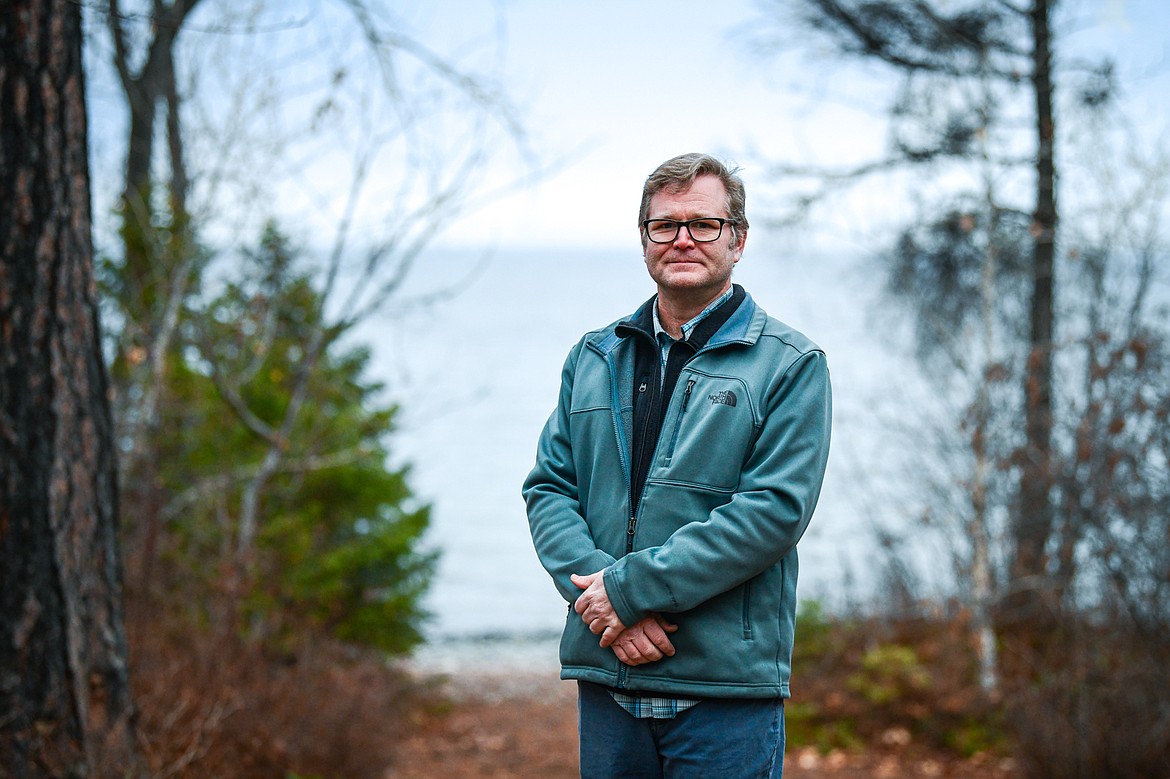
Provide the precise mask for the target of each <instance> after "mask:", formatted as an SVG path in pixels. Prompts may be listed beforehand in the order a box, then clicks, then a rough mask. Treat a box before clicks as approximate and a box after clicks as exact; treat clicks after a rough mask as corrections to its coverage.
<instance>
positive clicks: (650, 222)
mask: <svg viewBox="0 0 1170 779" xmlns="http://www.w3.org/2000/svg"><path fill="white" fill-rule="evenodd" d="M725 224H732V225H735V224H739V220H738V219H722V218H720V217H717V216H704V217H700V218H699V219H688V220H687V221H685V222H679V221H676V220H674V219H647V220H646V221H645V222H642V229H643V230H645V231H646V237H647V238H649V239H650V240H651V241H652V242H653V243H672V242H673V241H674V240H675V239H676V238H678V231H679V228H681V227H685V228H687V233H689V234H690V236H691V239H692V240H694V241H695V242H696V243H710V242H711V241H718V240H719V236H721V235H723V225H725Z"/></svg>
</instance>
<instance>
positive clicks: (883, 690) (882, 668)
mask: <svg viewBox="0 0 1170 779" xmlns="http://www.w3.org/2000/svg"><path fill="white" fill-rule="evenodd" d="M847 685H848V687H849V689H850V690H852V691H853V692H856V693H858V694H859V695H861V696H862V697H863V698H865V700H866V701H868V702H869V703H871V704H874V705H876V706H881V705H885V704H890V703H896V702H898V701H901V700H904V699H906V698H908V697H911V696H914V695H917V694H919V693H922V692H925V691H927V690H929V689H930V686H931V675H930V671H929V670H928V669H927V668H926V667H925V666H924V665H923V664H922V663H921V662H920V661H919V659H918V654H917V653H916V652H915V651H914V649H913V648H912V647H908V646H899V645H897V644H887V645H882V646H876V647H874V648H873V649H870V650H869V651H867V652H866V653H865V655H863V656H862V658H861V668H860V669H859V670H858V671H857V672H856V673H854V674H852V675H851V676H850V677H849V679H848V681H847Z"/></svg>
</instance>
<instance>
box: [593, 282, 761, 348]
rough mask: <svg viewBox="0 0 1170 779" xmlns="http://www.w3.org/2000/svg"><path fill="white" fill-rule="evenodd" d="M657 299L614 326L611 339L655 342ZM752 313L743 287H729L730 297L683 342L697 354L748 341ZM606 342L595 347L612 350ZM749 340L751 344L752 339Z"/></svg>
mask: <svg viewBox="0 0 1170 779" xmlns="http://www.w3.org/2000/svg"><path fill="white" fill-rule="evenodd" d="M657 299H658V298H657V296H654V297H651V298H650V299H649V300H647V301H646V302H645V303H643V304H642V305H641V306H640V307H639V308H638V310H637V311H635V312H634V314H633V316H631V317H630V318H628V319H625V320H622V321H620V322H618V323H617V324H616V325H615V326H614V330H613V337H616V338H618V339H623V338H629V337H632V336H643V337H646V338H649V339H650V340H651V341H655V338H654V306H655V305H656V302H657ZM745 304H746V305H745ZM754 310H755V304H754V303H753V302H752V299H751V296H750V295H748V294H747V292H746V291H745V290H744V288H743V287H741V286H740V285H738V284H733V285H732V291H731V297H729V298H728V299H727V300H726V301H724V302H723V304H722V305H720V306H719V308H717V309H715V310H714V311H712V312H711V313H709V314H708V315H707V316H706V317H704V318H703V320H702V321H701V322H699V324H698V325H696V326H695V329H694V330H692V331H691V334H690V337H689V338H687V342H688V343H689V344H690V345H691V347H692V348H693V349H694V350H695V351H696V352H697V351H699V350H700V349H702V348H703V347H705V346H708V345H715V344H722V343H727V342H733V341H745V340H747V339H748V337H749V332H748V331H749V329H750V323H751V319H752V316H751V315H752V312H753V311H754ZM745 315H746V316H745ZM610 340H611V339H610V338H605V339H603V341H602V342H600V343H598V346H600V347H601V348H602V349H603V350H607V347H609V348H612V346H616V341H615V342H613V343H610ZM751 340H755V339H754V337H753V338H751Z"/></svg>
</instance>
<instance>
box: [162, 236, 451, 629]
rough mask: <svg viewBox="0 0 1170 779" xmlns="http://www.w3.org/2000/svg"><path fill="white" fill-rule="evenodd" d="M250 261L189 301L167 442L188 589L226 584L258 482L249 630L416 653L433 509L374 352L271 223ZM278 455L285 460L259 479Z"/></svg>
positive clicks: (171, 383)
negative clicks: (330, 306)
mask: <svg viewBox="0 0 1170 779" xmlns="http://www.w3.org/2000/svg"><path fill="white" fill-rule="evenodd" d="M247 259H248V263H247V264H246V265H245V266H244V268H243V269H242V270H241V273H240V274H239V276H238V278H235V279H233V280H232V281H231V282H230V283H228V284H226V285H225V287H224V289H223V291H222V292H221V293H220V294H219V295H218V296H216V297H215V298H213V299H211V300H210V301H209V302H208V303H207V304H206V306H205V307H203V308H202V309H200V310H196V311H192V312H191V314H190V316H189V317H188V322H187V325H186V327H185V329H184V332H183V336H184V338H183V341H184V344H185V345H184V347H183V348H182V349H181V350H179V351H177V352H176V353H175V354H173V355H172V356H171V358H170V364H169V366H168V368H169V370H168V386H167V392H168V398H169V402H168V403H167V404H166V405H165V407H164V409H163V420H162V429H163V434H162V436H161V437H160V441H159V442H158V445H159V453H158V456H159V461H160V468H161V471H162V473H161V478H162V479H163V481H164V482H165V484H166V486H167V490H166V492H167V493H168V494H170V495H172V496H174V497H173V498H172V501H171V508H172V510H173V511H174V513H175V517H176V519H175V521H174V522H173V523H172V526H171V528H172V531H173V534H174V537H175V539H176V540H177V543H175V544H174V545H172V548H171V550H170V553H169V557H168V560H169V562H170V563H171V564H172V566H173V567H174V568H175V569H176V570H178V571H180V572H181V574H182V575H181V576H180V577H179V578H180V579H181V581H183V582H184V585H183V586H185V587H186V586H190V584H191V583H193V582H201V583H202V585H203V591H204V592H205V593H206V594H208V595H209V596H211V595H214V593H215V592H216V590H217V588H220V587H222V585H223V582H222V580H223V577H224V572H225V570H227V569H228V568H229V567H230V566H231V565H232V564H233V562H232V561H233V560H235V559H237V558H238V557H239V556H240V554H241V552H240V550H239V549H238V545H239V544H240V543H241V541H240V529H239V527H238V522H239V516H240V513H241V511H242V510H243V509H242V506H243V505H244V503H245V500H246V492H247V491H248V490H249V489H253V490H256V489H259V495H260V497H259V502H258V509H257V515H258V522H257V533H256V536H255V539H254V548H251V549H246V550H244V552H246V553H247V554H246V556H245V559H247V560H248V563H249V568H248V571H247V574H248V576H247V577H246V581H247V587H246V589H245V591H244V592H243V593H241V596H242V601H241V606H242V607H243V609H244V613H245V615H246V616H247V618H248V624H249V625H250V629H251V630H252V631H253V632H256V633H259V634H260V635H266V636H269V637H270V638H276V639H279V640H295V636H296V635H298V633H299V631H301V630H302V629H304V628H306V627H308V628H312V629H324V630H327V631H328V632H330V633H331V634H333V635H334V636H336V637H338V638H342V639H344V640H348V641H354V642H359V643H363V644H368V645H372V646H375V647H378V648H381V649H383V650H386V651H389V652H404V651H407V650H409V649H410V648H411V647H412V646H414V645H416V644H417V643H418V642H419V641H420V640H421V635H420V627H421V623H422V621H423V620H424V618H425V614H424V613H423V612H422V610H421V607H420V600H421V596H422V594H423V593H424V591H425V590H426V588H427V586H428V584H429V582H430V579H431V576H432V573H433V568H434V562H435V555H434V554H431V553H423V552H420V551H419V550H418V548H417V547H418V544H419V541H420V538H421V536H422V535H423V533H424V531H425V530H426V528H427V524H428V521H429V509H428V507H426V506H424V505H420V504H418V502H417V501H415V500H414V498H413V496H412V493H411V491H410V488H409V485H408V483H407V474H408V472H407V469H406V468H393V467H390V466H389V465H388V461H389V459H390V451H389V449H388V447H387V440H388V436H389V434H390V433H391V432H392V430H393V428H394V418H395V414H396V412H397V409H396V407H395V406H393V405H384V404H380V403H379V401H378V399H377V395H378V393H379V392H380V390H381V387H380V386H379V385H378V384H376V383H372V382H370V381H368V380H367V379H365V378H364V374H365V373H366V370H367V366H368V363H369V358H370V355H369V352H368V350H366V349H361V348H350V349H343V348H341V345H340V344H339V340H338V339H339V338H340V336H341V335H342V333H340V332H337V331H335V330H330V329H329V327H328V326H327V324H326V323H325V322H324V321H323V314H322V311H321V308H322V300H321V295H320V294H319V293H318V292H317V291H316V289H315V288H314V286H313V284H312V282H311V279H310V277H309V276H307V275H304V274H300V273H298V272H297V271H296V268H295V262H294V260H295V257H294V255H293V253H292V251H291V250H290V248H289V247H288V246H287V243H286V241H285V239H284V238H283V236H281V235H280V234H279V232H277V231H276V230H275V228H272V227H270V228H269V229H268V230H267V231H266V232H265V234H264V236H263V239H262V241H261V245H260V247H259V249H258V250H256V251H255V252H253V253H251V254H250V255H249V256H248V258H247ZM318 343H319V344H320V345H319V346H318V345H317V344H318ZM247 415H252V416H253V417H254V419H253V420H252V422H251V423H250V424H249V423H246V421H245V419H244V417H246V416H247ZM274 441H275V442H276V443H275V444H274ZM274 456H275V457H277V458H278V461H279V466H278V467H277V468H275V470H274V471H273V472H272V473H271V475H269V476H268V477H267V478H261V476H260V474H262V468H263V467H264V463H265V460H266V458H272V457H274Z"/></svg>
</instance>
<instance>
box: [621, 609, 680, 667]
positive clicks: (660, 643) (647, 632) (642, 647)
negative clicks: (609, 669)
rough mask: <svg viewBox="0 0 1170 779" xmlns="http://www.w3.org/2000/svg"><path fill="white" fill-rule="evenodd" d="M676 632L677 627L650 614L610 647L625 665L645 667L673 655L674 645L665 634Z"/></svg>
mask: <svg viewBox="0 0 1170 779" xmlns="http://www.w3.org/2000/svg"><path fill="white" fill-rule="evenodd" d="M676 630H678V625H673V624H671V623H670V622H667V621H666V619H665V618H664V617H663V616H662V615H660V614H652V615H651V616H649V617H646V618H645V619H643V620H642V621H640V622H638V623H636V624H635V625H633V626H631V627H628V628H626V629H625V630H623V631H622V632H621V633H619V634H618V637H617V638H616V639H615V640H614V642H613V644H612V645H611V646H610V648H611V649H613V653H614V654H615V655H617V658H618V660H621V661H622V662H623V663H625V664H626V665H645V664H646V663H653V662H655V661H656V660H661V659H662V658H663V657H670V656H673V655H674V644H672V643H670V637H669V636H667V635H666V634H667V633H673V632H675V631H676Z"/></svg>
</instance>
